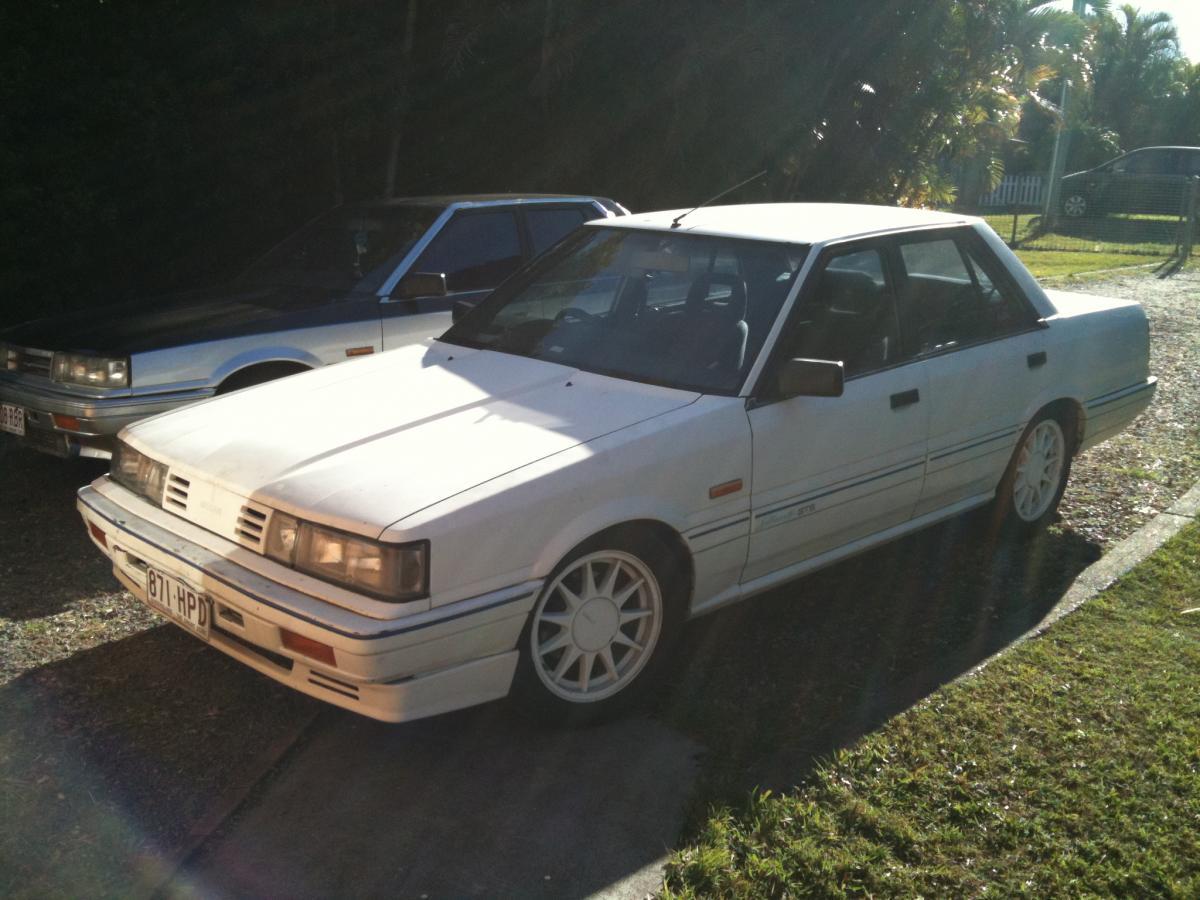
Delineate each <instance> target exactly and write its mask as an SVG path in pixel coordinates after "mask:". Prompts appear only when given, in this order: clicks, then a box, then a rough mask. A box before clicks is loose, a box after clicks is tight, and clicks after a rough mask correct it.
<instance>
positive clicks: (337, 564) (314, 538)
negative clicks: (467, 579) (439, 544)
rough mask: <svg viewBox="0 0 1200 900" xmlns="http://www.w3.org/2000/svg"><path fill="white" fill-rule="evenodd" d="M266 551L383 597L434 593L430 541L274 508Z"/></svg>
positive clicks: (405, 598) (407, 597)
mask: <svg viewBox="0 0 1200 900" xmlns="http://www.w3.org/2000/svg"><path fill="white" fill-rule="evenodd" d="M265 552H266V555H267V556H269V557H271V559H274V560H275V561H276V562H281V563H283V564H284V565H286V566H290V567H291V568H293V569H296V570H297V571H300V572H304V573H306V574H308V575H313V576H315V577H317V578H320V579H322V580H323V581H329V582H332V583H333V584H337V585H341V586H342V587H346V588H349V589H350V590H353V591H359V592H360V593H363V594H369V595H370V596H372V597H376V598H378V599H380V600H387V601H390V602H393V603H401V602H405V601H408V600H419V599H421V598H423V597H427V596H428V595H429V542H428V541H415V542H413V543H410V544H385V543H383V542H382V541H373V540H370V539H368V538H364V537H360V536H358V535H354V534H347V533H346V532H344V531H338V530H336V529H334V528H326V527H325V526H324V525H314V524H313V523H312V522H305V521H303V520H301V519H297V518H295V517H294V516H289V515H287V514H286V513H281V512H275V513H273V514H272V515H271V524H270V526H269V527H268V528H267V543H266V548H265Z"/></svg>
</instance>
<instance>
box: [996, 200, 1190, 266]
mask: <svg viewBox="0 0 1200 900" xmlns="http://www.w3.org/2000/svg"><path fill="white" fill-rule="evenodd" d="M983 218H984V219H985V220H986V221H987V223H988V224H989V225H991V226H992V228H994V229H995V230H996V232H997V233H998V234H999V235H1000V236H1001V237H1003V238H1004V239H1005V240H1006V241H1008V242H1009V243H1012V242H1014V241H1015V242H1016V244H1017V251H1016V252H1017V255H1018V256H1020V257H1021V260H1022V261H1023V262H1024V263H1025V265H1026V266H1028V267H1029V270H1030V271H1031V272H1033V274H1034V275H1036V276H1037V277H1039V278H1046V277H1055V276H1068V275H1079V274H1086V273H1088V272H1095V271H1104V270H1108V269H1118V268H1124V267H1126V266H1139V265H1147V264H1157V263H1161V262H1164V261H1165V260H1166V259H1168V258H1170V257H1171V256H1172V254H1173V253H1174V252H1175V237H1176V232H1177V230H1178V221H1177V220H1175V219H1172V218H1170V217H1164V216H1135V215H1127V216H1115V215H1114V216H1101V217H1096V218H1092V219H1083V220H1078V221H1066V220H1064V221H1062V222H1060V223H1059V226H1058V228H1057V230H1056V231H1052V232H1047V233H1045V234H1038V233H1037V225H1038V223H1039V222H1040V221H1041V217H1040V216H1039V215H1036V214H1032V213H1021V214H1019V215H1017V216H1016V220H1015V229H1014V218H1013V215H1012V214H1011V213H1009V214H991V215H985V216H984V217H983Z"/></svg>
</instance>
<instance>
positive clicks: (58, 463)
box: [0, 450, 118, 620]
mask: <svg viewBox="0 0 1200 900" xmlns="http://www.w3.org/2000/svg"><path fill="white" fill-rule="evenodd" d="M107 471H108V461H107V460H94V459H76V460H65V459H56V458H54V457H52V456H44V455H42V454H40V453H34V452H33V451H32V450H12V451H11V452H9V453H8V454H7V455H6V456H4V457H3V459H0V490H3V496H4V502H3V503H0V578H2V579H3V580H2V587H0V618H5V619H14V620H21V619H36V618H40V617H42V616H48V615H53V614H54V613H57V612H60V611H62V610H63V609H64V608H65V607H67V606H68V605H69V604H70V603H72V602H73V601H74V600H76V599H78V598H79V597H81V596H83V595H85V594H89V593H105V592H112V591H114V590H117V589H118V586H117V584H116V581H114V579H113V577H112V567H111V565H110V564H109V562H108V560H106V559H105V558H104V557H103V556H102V555H101V554H100V553H99V552H97V550H96V548H95V547H93V546H92V542H91V541H90V540H89V539H88V536H87V533H86V532H85V531H84V528H83V521H82V520H81V519H80V518H79V513H77V512H76V511H75V492H76V491H77V490H78V489H79V488H80V487H82V486H83V485H85V484H88V483H89V482H91V481H93V480H94V479H96V478H98V477H99V476H101V475H103V474H104V473H105V472H107Z"/></svg>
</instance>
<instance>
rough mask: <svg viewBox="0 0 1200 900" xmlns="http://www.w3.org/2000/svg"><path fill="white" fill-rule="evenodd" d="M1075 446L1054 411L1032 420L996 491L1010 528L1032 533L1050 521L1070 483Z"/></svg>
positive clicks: (1001, 514) (997, 503)
mask: <svg viewBox="0 0 1200 900" xmlns="http://www.w3.org/2000/svg"><path fill="white" fill-rule="evenodd" d="M1072 449H1073V447H1072V445H1071V442H1070V441H1069V440H1068V438H1067V433H1066V432H1065V431H1064V430H1063V425H1062V422H1061V421H1060V420H1059V419H1058V418H1057V417H1056V416H1054V415H1053V414H1051V413H1046V412H1043V413H1041V414H1039V415H1038V416H1036V417H1035V418H1034V420H1033V421H1032V422H1030V423H1029V427H1028V428H1026V429H1025V433H1024V434H1022V435H1021V440H1020V442H1019V443H1018V444H1017V449H1016V452H1015V453H1014V454H1013V458H1012V461H1011V462H1010V463H1009V465H1008V470H1007V471H1006V472H1005V473H1004V479H1003V480H1002V481H1001V482H1000V487H999V489H998V490H997V492H996V507H997V511H998V512H999V514H1000V516H1001V518H1002V521H1003V524H1004V525H1005V526H1007V527H1008V529H1009V530H1011V531H1015V532H1017V533H1019V534H1032V533H1034V532H1036V531H1038V530H1039V529H1040V528H1042V527H1043V526H1044V525H1046V524H1047V523H1048V522H1049V521H1050V519H1051V517H1052V516H1053V515H1054V511H1055V510H1056V509H1057V508H1058V501H1059V500H1061V499H1062V495H1063V491H1064V490H1065V489H1066V486H1067V478H1068V476H1069V475H1070V472H1071V452H1072Z"/></svg>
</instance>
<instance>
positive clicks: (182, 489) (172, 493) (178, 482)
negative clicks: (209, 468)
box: [163, 473, 192, 512]
mask: <svg viewBox="0 0 1200 900" xmlns="http://www.w3.org/2000/svg"><path fill="white" fill-rule="evenodd" d="M191 486H192V483H191V482H190V481H188V480H187V479H186V478H181V477H179V476H178V475H175V474H174V473H172V474H170V475H168V476H167V492H166V493H165V494H164V495H163V503H164V504H165V505H167V506H169V507H172V508H173V509H177V510H179V511H180V512H185V511H186V510H187V503H188V490H189V489H190V488H191Z"/></svg>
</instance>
